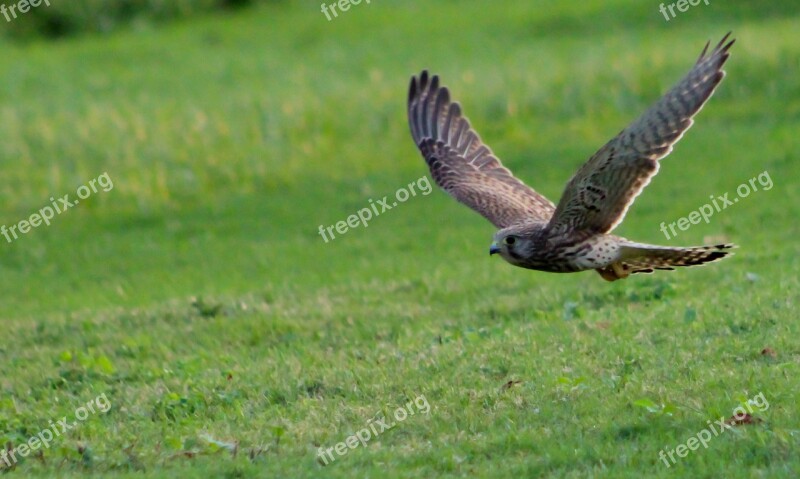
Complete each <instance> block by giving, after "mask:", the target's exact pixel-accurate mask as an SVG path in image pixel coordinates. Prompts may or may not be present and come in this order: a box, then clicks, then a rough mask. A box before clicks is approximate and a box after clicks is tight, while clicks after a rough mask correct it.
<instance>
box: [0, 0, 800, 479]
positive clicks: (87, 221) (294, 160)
mask: <svg viewBox="0 0 800 479" xmlns="http://www.w3.org/2000/svg"><path fill="white" fill-rule="evenodd" d="M793 7H794V3H793V2H773V1H770V2H766V1H754V2H750V3H749V4H748V5H746V6H745V5H731V4H730V2H729V3H724V2H722V3H719V2H718V3H714V2H712V4H711V5H709V6H705V5H703V6H702V7H701V6H698V7H694V8H692V9H690V10H689V11H688V12H686V13H683V14H681V15H680V16H678V17H677V18H675V19H673V20H671V21H670V22H666V21H665V20H664V18H663V17H662V16H661V15H660V14H659V13H658V5H657V4H656V3H652V4H650V3H647V2H636V4H635V5H633V2H623V1H621V0H614V1H599V0H591V1H587V2H571V3H567V2H557V1H555V0H553V1H550V0H548V1H543V2H535V5H531V4H530V2H522V1H520V2H503V3H502V5H501V4H498V3H497V2H489V1H475V2H467V3H457V2H453V1H444V2H436V3H435V4H434V3H432V2H416V1H415V2H399V1H394V2H393V1H389V0H385V1H373V2H372V3H371V4H370V5H367V4H365V3H362V4H361V5H359V6H354V7H352V8H351V10H350V11H348V12H347V13H345V14H343V15H341V16H340V17H339V18H337V19H336V20H335V21H332V22H328V21H326V19H325V17H324V15H322V13H321V12H320V11H319V6H318V5H316V4H310V5H301V4H300V3H296V2H286V3H280V4H276V5H273V6H263V7H260V8H258V9H254V10H243V11H240V12H238V13H235V14H228V15H221V16H209V17H200V18H194V19H191V20H185V21H181V22H178V23H173V24H169V25H164V26H161V27H160V28H158V29H156V30H153V29H145V30H142V29H132V30H129V31H122V32H117V33H115V34H113V35H111V36H108V37H94V36H86V37H81V38H76V39H70V40H62V41H57V42H43V41H42V42H33V43H30V44H26V45H19V44H13V43H0V47H1V48H0V51H1V52H2V55H0V71H2V74H0V138H1V139H2V141H0V158H1V159H2V160H0V161H2V164H3V167H2V180H1V181H0V224H6V225H10V224H12V223H16V222H18V221H20V220H22V219H25V218H27V217H28V216H30V215H31V214H32V213H34V212H36V211H38V210H39V209H40V208H42V207H43V206H45V205H47V204H48V203H49V198H50V197H51V196H56V197H60V196H63V195H64V194H67V193H71V194H73V195H74V191H75V190H76V189H77V188H78V186H80V185H81V184H84V183H86V182H88V181H89V180H91V179H93V178H96V177H97V176H99V175H100V174H102V173H104V172H107V173H108V175H109V177H110V178H111V179H112V180H113V182H114V188H113V190H111V191H109V192H107V193H101V194H100V193H99V194H97V195H94V196H92V197H91V198H90V199H88V200H86V201H85V202H82V203H81V204H80V205H78V206H77V207H75V208H73V209H71V210H69V211H67V212H65V213H64V214H62V215H59V216H57V217H56V218H55V219H54V220H53V223H52V225H51V226H49V227H43V226H42V227H39V228H36V229H35V230H33V231H31V232H30V233H28V234H26V235H25V236H23V237H21V238H20V239H18V240H17V241H15V242H13V243H10V244H9V243H6V242H5V241H2V242H0V291H2V293H0V294H2V296H0V300H1V301H0V304H2V305H3V309H2V313H0V319H2V324H3V333H2V337H3V341H2V342H0V361H2V363H3V364H4V369H3V374H2V376H0V388H1V390H2V395H0V439H2V440H3V442H6V441H11V442H12V443H13V444H14V445H18V444H20V443H22V442H24V441H26V440H27V439H28V438H29V437H31V436H33V435H35V434H36V433H38V432H39V431H40V430H42V429H44V428H47V427H48V421H50V420H53V421H57V420H58V419H59V418H61V417H62V416H70V417H71V416H73V415H74V411H75V409H76V408H77V407H79V406H81V405H83V404H86V402H87V401H89V400H91V399H92V398H95V397H96V396H98V395H99V394H102V393H105V394H106V396H107V398H108V400H109V401H110V403H111V405H112V407H111V409H110V411H109V412H108V413H105V414H94V415H90V416H89V417H88V418H87V419H86V421H84V422H82V423H81V425H80V426H79V427H78V428H75V429H74V430H71V431H69V432H68V433H67V434H66V435H65V436H62V437H60V438H57V439H56V440H54V442H53V444H52V445H51V447H50V448H49V449H46V450H44V451H43V455H42V457H41V458H31V457H29V458H27V459H25V460H23V461H22V462H20V463H19V464H18V465H17V467H16V469H15V470H13V471H11V472H10V475H9V477H13V476H19V477H37V476H38V477H52V476H54V475H58V476H63V477H83V476H84V475H86V474H97V475H104V476H105V475H107V476H116V477H126V476H131V477H134V476H135V477H143V476H146V477H176V476H180V477H253V476H257V477H309V478H315V477H342V478H344V477H347V478H350V477H376V476H388V477H420V478H428V477H541V476H552V477H614V478H617V477H631V478H633V477H637V478H638V477H723V476H724V477H748V478H749V477H796V476H797V474H798V472H799V471H800V457H799V456H798V455H797V448H798V446H800V444H799V443H798V434H800V425H798V421H799V420H800V416H798V407H797V404H798V402H800V396H799V395H798V388H797V376H798V373H799V372H800V341H799V340H798V337H800V327H799V326H798V322H797V302H798V299H799V298H798V293H797V291H798V288H799V287H800V280H799V279H798V271H800V260H798V257H799V256H800V247H798V242H797V237H798V235H800V229H799V228H798V226H797V222H796V220H797V217H798V215H800V190H798V188H797V186H796V185H797V179H796V178H797V176H798V173H800V167H798V166H797V163H796V158H795V156H796V151H797V147H798V142H797V140H796V133H797V131H798V127H800V87H799V86H798V83H797V72H798V67H800V61H799V60H798V59H799V58H800V46H799V45H800V42H798V39H800V33H798V32H799V31H800V29H799V28H798V27H800V17H798V16H797V13H796V9H795V8H793ZM18 21H24V18H23V19H19V20H18ZM729 30H733V31H734V35H735V37H736V38H737V43H736V44H735V45H734V47H733V49H732V57H731V59H730V61H729V63H728V66H727V71H728V77H727V78H726V80H725V82H724V83H723V84H722V86H721V88H720V89H719V90H718V91H717V93H716V94H715V96H714V98H713V99H712V100H711V102H710V103H709V104H708V105H707V106H706V108H705V109H704V110H703V111H702V112H701V113H700V115H699V116H698V118H697V123H696V125H695V126H694V127H693V129H692V130H691V131H690V132H689V133H688V134H687V135H686V136H685V138H684V139H683V140H682V141H681V142H680V143H679V144H678V146H677V147H676V148H675V151H674V152H673V153H672V155H671V156H669V157H668V158H667V159H665V160H664V161H663V164H662V169H661V173H660V174H659V176H658V177H657V178H656V179H655V180H654V181H653V183H652V184H651V185H650V186H649V187H648V188H647V190H646V191H645V192H644V193H643V194H642V195H641V196H640V197H639V198H638V200H637V202H636V204H635V206H634V207H633V208H632V209H631V210H630V211H629V214H628V217H627V219H626V221H625V223H624V224H623V225H621V227H620V228H619V229H618V230H617V231H618V232H619V234H621V235H623V236H626V237H629V238H632V239H635V240H640V241H644V242H651V243H662V244H669V245H694V244H703V243H704V242H705V238H706V237H724V238H726V239H727V240H730V241H732V242H735V243H737V244H738V245H739V246H740V248H739V249H738V250H737V254H736V256H734V257H733V258H732V259H728V260H725V261H724V262H721V263H717V264H714V265H711V266H708V267H704V268H693V269H687V270H681V271H676V272H672V273H667V272H663V273H661V274H657V275H652V276H641V275H640V276H638V277H631V278H629V279H627V280H625V281H618V282H615V283H607V282H605V281H603V280H602V279H601V278H600V277H599V276H598V275H597V274H595V273H581V274H572V275H555V274H547V273H540V272H533V271H526V270H522V269H519V268H513V267H510V266H509V265H507V264H505V263H503V262H502V261H501V260H499V259H497V258H489V256H488V255H487V254H486V251H487V248H488V246H489V243H490V241H491V236H492V234H493V232H494V229H493V228H492V226H491V225H490V224H489V223H487V222H486V221H484V220H483V219H482V218H480V217H479V216H477V215H475V214H474V213H472V212H471V211H469V210H468V209H467V208H464V207H462V206H460V205H458V204H457V203H456V202H454V201H453V200H452V199H450V198H449V197H447V195H445V194H444V193H442V192H441V191H439V190H438V189H436V190H435V191H434V192H433V193H432V194H430V195H427V196H420V195H418V196H416V197H414V198H412V199H410V200H409V201H408V202H406V203H405V204H403V205H401V206H399V207H397V208H396V209H393V210H392V211H391V212H386V213H385V214H384V215H381V216H379V217H377V218H376V219H374V220H373V221H372V222H371V223H370V226H369V228H366V229H365V228H357V229H354V230H352V231H350V232H348V233H347V234H345V235H343V236H340V237H337V239H335V240H334V241H332V242H329V243H325V242H324V241H323V240H322V238H321V237H320V236H319V235H318V232H317V231H318V227H319V225H325V226H327V225H332V224H335V223H336V222H337V221H340V220H345V219H346V218H347V216H348V215H351V214H353V213H355V212H356V211H358V210H359V209H361V208H364V207H366V206H368V200H369V199H370V198H372V199H377V198H382V197H383V196H384V195H393V194H394V192H395V190H397V189H398V188H400V187H403V186H405V185H407V184H408V183H410V182H411V181H414V180H416V179H417V178H419V177H420V176H422V175H423V174H426V173H427V172H426V169H425V166H424V163H423V161H422V160H421V158H420V156H419V154H418V152H417V151H416V148H415V147H414V145H413V142H412V141H411V139H410V135H409V133H408V127H407V124H406V118H405V95H406V89H407V82H408V79H409V77H410V75H411V74H414V73H418V72H419V71H420V70H421V69H423V68H429V69H431V70H432V71H434V72H436V73H438V74H440V75H441V76H442V79H443V81H444V82H445V84H447V85H448V86H449V87H450V88H451V91H452V93H453V95H454V96H455V97H456V98H457V99H458V100H460V101H461V102H462V105H463V107H464V109H465V111H466V113H467V115H468V116H469V117H470V119H471V120H472V122H473V124H474V125H475V127H476V128H477V129H478V131H479V132H480V133H481V136H482V137H483V138H484V139H485V140H486V141H487V143H489V144H490V145H491V146H492V148H493V149H494V150H495V152H496V153H497V154H498V155H499V156H500V157H501V158H502V159H503V160H504V161H505V163H506V165H507V166H509V167H510V168H511V169H512V170H513V171H514V172H515V173H516V174H517V175H518V176H520V177H521V178H523V179H524V180H525V181H526V182H527V183H529V184H531V185H533V186H534V187H535V188H537V189H538V190H539V191H540V192H542V193H544V194H545V195H547V196H549V197H550V198H552V199H554V200H557V199H558V197H559V195H560V193H561V190H562V188H563V186H564V183H565V182H566V181H567V180H568V179H569V177H570V176H571V175H572V174H573V173H574V171H575V170H576V169H577V167H579V166H580V164H581V163H582V162H583V161H585V159H586V158H588V157H589V155H591V154H592V153H593V152H594V151H595V150H596V149H597V148H599V147H600V146H601V145H602V144H603V143H604V142H605V141H607V140H608V139H609V138H611V137H612V136H613V135H614V134H616V133H617V132H618V131H619V130H620V129H621V128H622V127H624V126H625V125H626V124H627V122H629V121H630V120H631V119H633V118H634V117H635V116H637V115H638V114H639V113H641V112H642V111H643V110H644V108H646V107H647V106H648V105H649V104H650V103H652V102H653V101H655V100H656V99H657V97H658V96H659V95H660V94H661V93H662V92H663V91H665V90H666V89H667V88H669V87H670V86H671V85H672V84H673V83H674V82H675V81H677V80H678V79H679V78H680V76H681V75H683V74H684V73H685V72H686V71H687V70H688V68H689V67H690V66H691V65H692V62H693V61H694V60H695V59H696V58H697V55H698V54H699V52H700V50H701V49H702V46H703V44H704V43H705V42H706V41H707V40H709V39H710V40H713V41H716V40H718V39H719V38H720V37H721V36H722V35H724V34H725V33H726V32H727V31H729ZM765 170H767V171H768V172H769V173H770V175H771V178H772V179H773V180H774V187H773V188H772V189H771V190H769V191H759V192H758V193H754V194H752V195H751V196H750V197H749V198H747V199H745V200H742V201H740V202H739V203H737V204H736V205H735V206H733V207H730V208H728V209H726V210H725V211H723V212H721V213H719V214H717V215H715V216H714V217H713V218H712V220H711V223H710V224H705V223H703V224H700V225H697V226H693V227H692V228H691V229H689V230H688V231H685V232H681V234H680V235H679V236H678V237H677V238H675V239H673V240H669V241H668V240H665V239H664V236H663V235H662V234H661V232H660V231H659V225H660V223H661V222H662V221H664V222H671V221H675V220H677V219H678V218H679V217H682V216H686V215H687V214H688V213H689V212H690V211H692V210H695V209H697V208H699V207H700V206H701V205H702V204H704V203H706V202H707V201H708V198H709V195H722V194H723V193H725V192H733V191H734V190H735V188H736V187H737V186H738V185H739V184H741V183H744V182H747V181H748V180H749V179H750V178H752V177H754V176H756V175H758V174H759V173H761V172H763V171H765ZM0 239H2V238H0ZM765 348H770V349H771V350H772V351H774V354H762V350H763V349H765ZM509 381H512V382H514V383H513V384H512V385H511V386H510V387H504V385H505V384H507V383H509ZM516 381H521V382H519V383H516ZM758 393H763V394H764V397H765V398H766V399H767V400H768V402H769V408H768V409H766V410H765V411H763V412H760V411H756V412H755V413H754V416H757V417H758V418H759V419H762V420H763V422H760V423H758V424H754V425H746V426H738V427H736V428H734V430H732V431H728V432H726V433H724V434H723V435H721V436H720V437H717V438H714V439H713V440H712V441H711V442H710V443H709V447H708V449H704V448H701V449H700V450H698V451H696V452H692V453H690V454H689V455H688V457H685V458H683V459H681V460H680V461H679V462H678V463H677V464H676V465H674V466H672V467H671V468H669V469H668V468H666V467H665V466H664V465H663V463H662V462H661V461H660V460H659V458H658V453H659V451H661V450H662V449H663V448H670V449H671V448H675V447H676V446H678V445H679V444H681V443H685V442H686V440H687V439H688V438H689V437H691V436H694V435H695V434H697V433H698V432H700V431H701V430H702V429H704V428H705V427H707V426H706V425H707V421H708V420H717V419H719V418H720V417H721V416H724V417H729V416H731V415H732V412H733V409H734V408H735V407H736V406H738V405H739V404H740V403H741V402H742V401H743V400H746V399H747V398H752V397H754V396H755V395H757V394H758ZM419 395H424V397H425V399H426V400H427V401H428V403H429V405H430V412H429V413H428V414H416V415H414V416H412V417H409V418H408V419H407V420H406V421H404V422H402V423H400V424H398V425H397V426H396V427H395V428H393V429H391V430H390V431H387V432H384V433H383V434H382V435H380V436H379V437H377V438H375V439H372V440H371V441H370V442H369V443H368V444H367V445H366V447H358V448H357V449H355V450H352V451H350V452H349V453H348V454H347V455H345V456H342V457H339V458H337V459H336V461H335V462H333V463H332V464H329V465H327V466H323V465H322V464H321V463H320V462H319V460H318V459H317V450H318V447H319V446H324V447H331V446H334V445H335V444H336V443H338V442H341V441H345V440H346V438H347V437H348V436H349V435H351V434H353V433H355V432H356V431H359V430H361V429H362V428H364V427H366V426H367V425H368V424H369V423H370V421H372V420H374V419H375V418H379V417H380V416H381V415H383V414H391V413H392V411H394V410H395V409H396V408H397V407H398V406H401V405H403V404H406V403H407V402H408V401H409V400H413V399H414V398H416V397H418V396H419ZM210 438H211V439H213V440H211V439H210ZM233 444H236V446H235V448H236V454H233V453H232V452H231V451H230V450H229V449H230V448H232V447H233V446H232V445H233Z"/></svg>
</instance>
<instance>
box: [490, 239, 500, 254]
mask: <svg viewBox="0 0 800 479" xmlns="http://www.w3.org/2000/svg"><path fill="white" fill-rule="evenodd" d="M499 252H500V246H498V245H497V241H495V242H494V243H492V245H491V246H489V256H491V255H493V254H495V253H499Z"/></svg>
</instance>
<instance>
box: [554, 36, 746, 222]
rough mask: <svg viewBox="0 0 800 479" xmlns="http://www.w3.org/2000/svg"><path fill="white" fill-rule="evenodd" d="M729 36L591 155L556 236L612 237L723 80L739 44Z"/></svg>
mask: <svg viewBox="0 0 800 479" xmlns="http://www.w3.org/2000/svg"><path fill="white" fill-rule="evenodd" d="M729 36H730V33H728V35H725V37H724V38H723V39H722V40H721V41H720V42H719V44H717V46H716V47H715V48H714V49H713V50H712V51H711V52H710V53H708V46H709V45H708V44H706V47H705V49H703V53H701V54H700V58H699V59H698V60H697V63H696V64H695V65H694V68H692V70H691V71H690V72H689V73H688V74H687V75H686V76H685V77H684V78H683V79H682V80H681V81H680V82H679V83H678V84H677V85H675V86H674V87H673V88H672V89H671V90H670V91H669V92H667V93H666V94H665V95H664V96H663V97H662V98H661V99H660V100H659V101H658V102H657V103H656V104H655V105H653V106H651V107H650V109H648V110H647V111H646V112H645V113H644V114H643V115H642V116H640V117H639V118H638V119H637V120H636V121H634V122H633V123H631V124H630V125H629V126H628V127H627V128H625V129H624V130H622V132H620V133H619V134H618V135H617V136H616V137H615V138H614V139H612V140H611V141H609V142H608V143H607V144H606V145H605V146H603V147H602V148H601V149H600V150H599V151H598V152H597V153H595V154H594V156H592V157H591V158H590V159H589V161H587V162H586V164H584V165H583V166H582V167H581V168H580V169H579V170H578V172H577V173H576V174H575V176H573V177H572V179H571V180H570V181H569V183H568V184H567V187H566V189H565V190H564V194H563V195H562V197H561V201H560V202H559V204H558V208H557V209H556V212H555V214H554V215H553V218H552V220H551V221H550V224H549V225H548V228H550V230H551V231H552V232H553V233H554V234H557V233H564V232H567V231H585V232H588V233H593V234H594V233H607V232H609V231H611V230H613V229H614V228H615V227H616V226H617V225H618V224H619V223H620V222H621V221H622V219H623V218H624V217H625V213H626V212H627V211H628V208H629V207H630V205H631V204H632V203H633V201H634V199H635V198H636V197H637V196H638V195H639V193H641V191H642V189H644V187H645V186H647V184H648V183H650V179H651V178H652V177H653V176H655V174H656V173H657V172H658V167H659V162H658V160H659V159H661V158H663V157H665V156H667V155H668V154H669V153H670V151H672V145H674V144H675V143H676V142H677V141H678V140H679V139H680V138H681V136H683V133H684V132H685V131H686V130H687V129H689V127H690V126H692V117H693V116H694V115H695V114H696V113H697V112H698V111H700V109H701V108H702V107H703V105H704V104H705V102H706V101H707V100H708V99H709V97H710V96H711V94H712V93H713V92H714V89H715V88H716V86H717V85H718V84H719V82H720V81H722V78H723V77H724V76H725V72H724V71H723V70H722V66H723V65H724V64H725V61H726V60H727V59H728V55H729V54H728V49H729V48H730V47H731V45H733V42H734V41H735V40H731V41H729V42H727V43H726V41H727V40H728V37H729Z"/></svg>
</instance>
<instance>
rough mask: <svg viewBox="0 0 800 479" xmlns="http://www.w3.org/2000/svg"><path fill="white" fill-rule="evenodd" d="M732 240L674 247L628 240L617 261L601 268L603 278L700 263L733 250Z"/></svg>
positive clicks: (618, 277)
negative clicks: (723, 242) (709, 244)
mask: <svg viewBox="0 0 800 479" xmlns="http://www.w3.org/2000/svg"><path fill="white" fill-rule="evenodd" d="M735 247H736V246H735V245H732V244H719V245H715V246H692V247H684V248H670V247H666V246H655V245H648V244H642V243H627V244H625V245H623V246H622V248H621V251H620V253H621V258H620V260H619V261H617V262H616V263H613V264H610V265H608V266H606V267H604V268H599V269H598V270H597V272H598V273H600V276H602V277H603V279H605V280H608V281H615V280H618V279H623V278H627V277H628V275H631V274H636V273H652V272H653V271H655V270H657V269H662V270H673V269H675V267H677V266H699V265H701V264H706V263H711V262H713V261H717V260H720V259H722V258H724V257H725V256H727V255H729V254H732V252H731V251H730V250H731V249H733V248H735Z"/></svg>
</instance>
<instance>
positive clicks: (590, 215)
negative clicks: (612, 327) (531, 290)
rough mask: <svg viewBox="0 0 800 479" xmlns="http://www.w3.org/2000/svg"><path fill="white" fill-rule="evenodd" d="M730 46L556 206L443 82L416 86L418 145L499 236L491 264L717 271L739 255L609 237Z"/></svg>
mask: <svg viewBox="0 0 800 479" xmlns="http://www.w3.org/2000/svg"><path fill="white" fill-rule="evenodd" d="M729 36H730V33H728V35H725V37H724V38H723V39H722V40H721V41H720V42H719V44H717V46H716V47H715V48H713V49H712V50H711V51H710V52H709V51H708V48H709V44H706V47H705V48H704V49H703V52H702V53H701V54H700V58H699V59H698V60H697V63H695V65H694V67H693V68H692V69H691V71H689V73H688V74H686V76H684V77H683V79H682V80H681V81H680V82H678V84H677V85H675V86H674V87H673V88H672V89H671V90H669V91H668V92H667V93H666V94H665V95H664V96H663V97H661V99H660V100H659V101H658V102H656V103H655V104H654V105H653V106H651V107H650V108H649V109H648V110H647V111H645V112H644V114H643V115H641V116H640V117H639V118H638V119H636V120H635V121H634V122H633V123H631V124H630V125H628V127H627V128H625V129H624V130H622V131H621V132H620V133H619V134H618V135H617V136H616V137H614V138H613V139H612V140H611V141H609V142H608V143H606V144H605V146H603V147H602V148H600V150H599V151H597V153H595V154H594V156H592V157H591V158H589V161H587V162H586V163H585V164H584V165H583V166H582V167H581V168H580V169H579V170H578V172H577V173H575V175H574V176H573V177H572V179H571V180H570V181H569V183H567V186H566V188H565V189H564V193H563V194H562V195H561V201H560V202H559V203H558V206H556V205H554V204H553V203H552V202H551V201H550V200H548V199H547V198H545V197H544V196H542V195H540V194H539V193H537V192H536V191H534V190H533V189H532V188H530V187H529V186H527V185H526V184H525V183H523V182H522V181H520V180H519V179H517V178H516V177H514V175H513V174H512V173H511V171H509V170H508V169H507V168H505V167H504V166H503V165H502V163H500V160H498V159H497V157H496V156H495V155H494V153H492V150H491V149H489V147H488V146H486V145H485V144H483V142H482V141H481V139H480V137H479V136H478V134H477V133H476V132H475V130H473V129H472V127H471V126H470V124H469V121H468V120H467V118H466V117H465V116H464V115H463V114H462V112H461V106H460V105H459V104H458V103H457V102H455V101H451V100H450V92H449V91H448V89H447V88H446V87H444V86H441V85H440V84H439V77H438V76H436V75H433V76H430V75H429V74H428V72H427V71H423V72H422V73H421V74H420V75H419V77H416V76H414V77H412V78H411V86H410V88H409V93H408V121H409V125H410V127H411V136H412V137H413V138H414V141H415V142H416V144H417V147H419V149H420V151H421V152H422V156H423V157H424V158H425V162H426V163H427V164H428V167H429V168H430V171H431V176H432V177H433V179H434V181H436V184H438V185H439V186H440V187H441V188H442V189H444V190H445V191H446V192H447V193H449V194H450V195H452V196H453V197H455V199H456V200H458V201H459V202H461V203H463V204H465V205H467V206H469V207H470V208H472V209H473V210H475V211H477V212H478V213H480V214H481V215H482V216H483V217H485V218H486V219H487V220H489V221H490V222H491V223H492V224H494V225H495V226H496V227H497V228H499V231H497V233H495V235H494V241H493V243H492V245H491V247H490V248H489V254H490V255H493V254H499V255H500V256H501V257H502V258H503V259H504V260H506V261H507V262H509V263H511V264H512V265H514V266H519V267H522V268H528V269H534V270H539V271H548V272H554V273H570V272H576V271H585V270H591V269H593V270H595V271H597V272H598V273H600V276H602V277H603V279H605V280H608V281H616V280H618V279H624V278H627V277H628V276H629V275H631V274H635V273H652V272H653V271H654V270H657V269H659V270H673V269H675V267H677V266H696V265H701V264H705V263H709V262H712V261H716V260H719V259H722V258H724V257H725V256H726V255H728V254H730V249H731V248H733V247H734V245H732V244H718V245H714V246H695V247H667V246H657V245H650V244H644V243H637V242H634V241H630V240H627V239H625V238H622V237H620V236H616V235H612V234H611V231H612V230H613V229H614V228H615V227H616V226H617V225H619V224H620V222H622V220H623V218H624V217H625V213H626V212H627V211H628V208H629V207H630V205H631V204H632V203H633V201H634V199H636V197H637V196H638V195H639V193H641V191H642V189H643V188H644V187H645V186H647V184H648V183H650V179H651V178H652V177H653V176H655V174H656V173H657V172H658V168H659V160H660V159H661V158H664V157H665V156H667V155H668V154H669V153H670V151H672V145H674V144H675V143H676V142H677V141H678V140H679V139H680V138H681V136H683V133H684V132H685V131H686V130H687V129H689V127H690V126H692V117H693V116H694V115H695V114H696V113H697V112H698V111H700V109H701V108H702V107H703V105H704V104H705V102H706V101H707V100H708V99H709V97H710V96H711V94H712V93H713V92H714V89H715V88H716V87H717V85H718V84H719V82H720V81H722V78H723V77H724V76H725V72H724V71H723V70H722V66H723V65H724V64H725V62H726V60H727V59H728V56H729V53H728V50H729V49H730V47H731V45H733V42H734V41H735V40H730V41H729V40H728V37H729Z"/></svg>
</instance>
